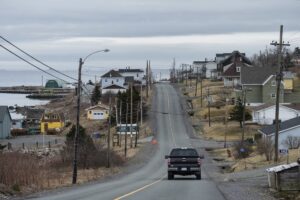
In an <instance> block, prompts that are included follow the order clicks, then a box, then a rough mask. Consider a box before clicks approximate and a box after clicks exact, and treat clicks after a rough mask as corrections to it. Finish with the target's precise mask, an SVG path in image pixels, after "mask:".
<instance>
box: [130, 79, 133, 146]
mask: <svg viewBox="0 0 300 200" xmlns="http://www.w3.org/2000/svg"><path fill="white" fill-rule="evenodd" d="M132 85H133V83H131V84H130V148H132V116H133V112H132V110H133V105H132V103H133V100H132V96H133V95H132Z"/></svg>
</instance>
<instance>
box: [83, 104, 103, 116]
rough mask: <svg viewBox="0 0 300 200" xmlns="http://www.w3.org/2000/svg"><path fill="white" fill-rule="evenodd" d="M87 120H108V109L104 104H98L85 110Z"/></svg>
mask: <svg viewBox="0 0 300 200" xmlns="http://www.w3.org/2000/svg"><path fill="white" fill-rule="evenodd" d="M85 110H86V111H87V118H88V119H89V120H104V119H108V111H109V107H108V106H106V105H104V104H98V105H95V106H92V107H89V108H87V109H85Z"/></svg>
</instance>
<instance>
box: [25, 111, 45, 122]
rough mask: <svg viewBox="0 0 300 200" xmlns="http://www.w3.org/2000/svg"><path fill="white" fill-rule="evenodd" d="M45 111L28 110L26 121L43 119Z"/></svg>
mask: <svg viewBox="0 0 300 200" xmlns="http://www.w3.org/2000/svg"><path fill="white" fill-rule="evenodd" d="M44 111H45V110H44V109H34V108H33V109H30V108H27V109H26V119H41V117H42V115H43V114H44Z"/></svg>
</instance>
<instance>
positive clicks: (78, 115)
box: [72, 58, 83, 184]
mask: <svg viewBox="0 0 300 200" xmlns="http://www.w3.org/2000/svg"><path fill="white" fill-rule="evenodd" d="M82 65H83V61H82V58H80V59H79V68H78V83H77V116H76V132H75V138H74V160H73V179H72V184H76V182H77V154H78V135H79V117H80V89H81V69H82Z"/></svg>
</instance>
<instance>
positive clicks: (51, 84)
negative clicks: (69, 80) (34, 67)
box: [45, 79, 66, 89]
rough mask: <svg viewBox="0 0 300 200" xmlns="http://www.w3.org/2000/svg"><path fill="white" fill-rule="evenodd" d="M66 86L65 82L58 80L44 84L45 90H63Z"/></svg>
mask: <svg viewBox="0 0 300 200" xmlns="http://www.w3.org/2000/svg"><path fill="white" fill-rule="evenodd" d="M65 86H66V82H64V81H62V80H59V79H52V80H47V82H46V84H45V88H49V89H50V88H64V87H65Z"/></svg>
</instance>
